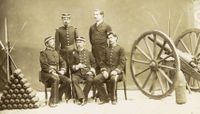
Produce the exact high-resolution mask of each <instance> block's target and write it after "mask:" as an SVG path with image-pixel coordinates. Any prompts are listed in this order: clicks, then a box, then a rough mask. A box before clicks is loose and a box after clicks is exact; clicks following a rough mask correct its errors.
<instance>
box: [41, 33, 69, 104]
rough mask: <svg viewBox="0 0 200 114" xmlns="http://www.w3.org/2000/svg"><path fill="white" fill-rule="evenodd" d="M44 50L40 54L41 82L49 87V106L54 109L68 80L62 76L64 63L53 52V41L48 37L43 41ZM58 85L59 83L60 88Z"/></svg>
mask: <svg viewBox="0 0 200 114" xmlns="http://www.w3.org/2000/svg"><path fill="white" fill-rule="evenodd" d="M44 43H45V46H46V49H45V50H44V51H41V52H40V66H41V81H42V82H43V83H48V84H50V85H51V96H50V99H49V106H50V107H55V106H57V105H56V104H57V103H58V96H59V94H60V93H61V92H62V91H64V92H66V91H67V90H66V88H67V84H69V83H70V79H69V78H68V77H66V76H64V74H65V72H66V63H65V61H64V60H63V59H62V57H61V56H60V55H59V53H58V52H57V51H56V50H55V39H54V38H53V37H52V36H50V37H47V38H45V40H44ZM59 83H61V86H60V88H59V89H58V87H59Z"/></svg>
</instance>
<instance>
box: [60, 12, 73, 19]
mask: <svg viewBox="0 0 200 114" xmlns="http://www.w3.org/2000/svg"><path fill="white" fill-rule="evenodd" d="M61 18H71V14H69V13H63V14H62V16H61Z"/></svg>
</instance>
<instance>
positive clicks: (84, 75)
mask: <svg viewBox="0 0 200 114" xmlns="http://www.w3.org/2000/svg"><path fill="white" fill-rule="evenodd" d="M76 46H77V50H75V51H74V52H73V55H72V56H73V59H72V60H73V65H72V72H73V73H72V81H73V84H74V88H75V91H76V95H77V99H78V105H85V104H86V103H87V100H88V93H89V91H90V89H91V86H92V84H93V83H92V82H93V78H94V76H95V74H96V72H95V59H94V57H93V55H92V53H91V52H89V51H88V50H87V49H85V47H84V46H85V39H84V38H83V37H80V38H77V39H76ZM81 80H86V84H85V87H84V88H83V90H82V89H81V87H80V85H79V82H80V81H81Z"/></svg>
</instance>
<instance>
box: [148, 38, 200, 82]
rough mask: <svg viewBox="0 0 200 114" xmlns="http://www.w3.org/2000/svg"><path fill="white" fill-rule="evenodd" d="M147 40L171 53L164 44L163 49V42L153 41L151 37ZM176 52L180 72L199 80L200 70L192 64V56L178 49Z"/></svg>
mask: <svg viewBox="0 0 200 114" xmlns="http://www.w3.org/2000/svg"><path fill="white" fill-rule="evenodd" d="M148 39H149V40H151V41H152V42H156V44H157V45H158V46H159V47H161V48H163V49H164V50H165V51H167V52H171V51H172V50H171V49H170V47H169V45H168V44H166V45H165V46H164V47H163V43H164V42H163V41H161V40H159V39H157V40H156V41H154V39H153V38H152V37H151V36H148ZM176 52H177V54H178V56H179V57H180V60H181V70H182V71H183V72H184V73H186V74H188V75H190V76H191V75H195V76H196V77H197V79H198V80H200V73H199V72H200V70H199V69H198V67H197V66H198V65H196V64H195V63H194V62H193V58H194V56H192V55H191V54H189V53H185V52H182V51H181V50H179V49H176Z"/></svg>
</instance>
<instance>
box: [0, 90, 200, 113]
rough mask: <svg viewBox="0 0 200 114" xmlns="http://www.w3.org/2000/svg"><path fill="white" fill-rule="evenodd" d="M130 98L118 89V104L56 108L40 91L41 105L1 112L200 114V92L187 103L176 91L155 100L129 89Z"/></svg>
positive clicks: (71, 104)
mask: <svg viewBox="0 0 200 114" xmlns="http://www.w3.org/2000/svg"><path fill="white" fill-rule="evenodd" d="M127 94H128V100H127V101H126V100H124V94H123V91H122V90H118V104H117V105H112V104H111V103H107V104H103V105H98V104H97V103H96V102H94V101H93V100H92V99H90V100H89V103H88V104H86V105H84V106H78V105H76V104H74V103H73V101H72V100H70V101H69V103H65V102H64V101H63V102H62V103H60V104H59V105H58V106H57V107H56V108H50V107H49V106H48V105H45V99H44V93H43V92H38V93H37V96H38V97H39V98H40V103H41V107H40V108H37V109H27V110H24V109H22V110H3V111H0V114H112V113H113V114H200V103H199V102H200V93H198V92H192V93H191V94H187V103H186V104H182V105H178V104H176V102H175V93H172V94H171V95H170V96H168V97H166V98H164V99H161V100H154V99H149V98H148V97H146V96H144V95H143V94H142V93H141V92H140V91H138V90H134V91H127Z"/></svg>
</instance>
